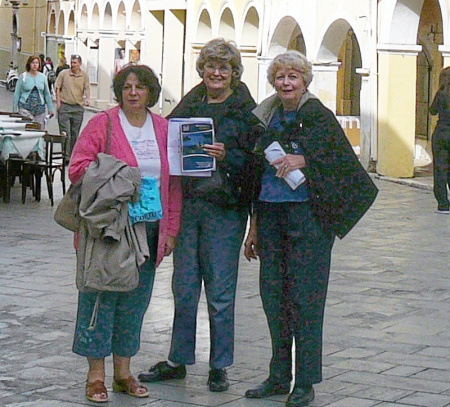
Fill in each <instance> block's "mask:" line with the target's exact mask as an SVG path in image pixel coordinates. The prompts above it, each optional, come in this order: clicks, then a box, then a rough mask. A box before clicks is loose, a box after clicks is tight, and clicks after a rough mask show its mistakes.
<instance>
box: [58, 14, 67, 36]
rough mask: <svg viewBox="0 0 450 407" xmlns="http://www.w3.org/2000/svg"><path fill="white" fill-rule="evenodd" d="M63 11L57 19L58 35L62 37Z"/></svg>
mask: <svg viewBox="0 0 450 407" xmlns="http://www.w3.org/2000/svg"><path fill="white" fill-rule="evenodd" d="M64 28H65V27H64V11H62V10H61V11H60V12H59V18H58V31H57V34H58V35H64Z"/></svg>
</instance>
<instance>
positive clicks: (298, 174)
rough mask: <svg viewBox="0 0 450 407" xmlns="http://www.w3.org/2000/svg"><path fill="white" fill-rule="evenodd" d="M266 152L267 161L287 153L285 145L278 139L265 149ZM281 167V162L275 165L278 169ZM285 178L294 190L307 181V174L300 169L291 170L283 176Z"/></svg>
mask: <svg viewBox="0 0 450 407" xmlns="http://www.w3.org/2000/svg"><path fill="white" fill-rule="evenodd" d="M264 153H265V155H266V159H267V161H269V162H270V163H271V162H273V161H275V160H277V159H278V158H281V157H284V156H285V155H286V153H285V151H284V150H283V147H281V145H280V143H279V142H278V141H274V142H273V143H272V144H270V145H269V146H268V147H267V148H266V149H265V150H264ZM279 167H280V165H279V164H277V165H275V168H276V169H278V168H279ZM283 179H284V180H285V181H286V183H287V184H288V185H289V186H290V187H291V189H293V190H296V189H297V188H298V187H299V186H300V185H301V184H303V183H304V182H305V181H306V178H305V175H304V174H303V172H302V171H301V170H299V169H296V170H292V171H289V172H288V173H287V174H286V176H284V177H283Z"/></svg>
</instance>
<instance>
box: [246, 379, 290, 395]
mask: <svg viewBox="0 0 450 407" xmlns="http://www.w3.org/2000/svg"><path fill="white" fill-rule="evenodd" d="M290 389H291V385H290V384H289V383H276V382H273V381H271V380H270V379H267V380H264V381H263V382H262V383H261V384H260V385H259V386H257V387H255V388H254V389H250V390H247V391H246V392H245V397H247V398H249V399H262V398H264V397H270V396H275V395H277V394H288V393H289V390H290Z"/></svg>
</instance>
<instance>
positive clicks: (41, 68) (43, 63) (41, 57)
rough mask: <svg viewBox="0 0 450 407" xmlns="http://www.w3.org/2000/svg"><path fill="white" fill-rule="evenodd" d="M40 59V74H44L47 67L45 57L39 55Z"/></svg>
mask: <svg viewBox="0 0 450 407" xmlns="http://www.w3.org/2000/svg"><path fill="white" fill-rule="evenodd" d="M39 59H40V60H41V67H40V68H39V72H43V71H44V66H45V55H44V54H39Z"/></svg>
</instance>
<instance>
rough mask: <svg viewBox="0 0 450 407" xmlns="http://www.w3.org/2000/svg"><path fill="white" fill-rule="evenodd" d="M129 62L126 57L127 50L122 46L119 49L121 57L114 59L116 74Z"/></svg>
mask: <svg viewBox="0 0 450 407" xmlns="http://www.w3.org/2000/svg"><path fill="white" fill-rule="evenodd" d="M126 64H127V60H126V59H125V50H124V49H123V48H121V49H120V50H119V58H117V59H115V60H114V76H115V75H117V74H118V73H119V71H120V70H121V69H122V68H123V67H124V66H125V65H126Z"/></svg>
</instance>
